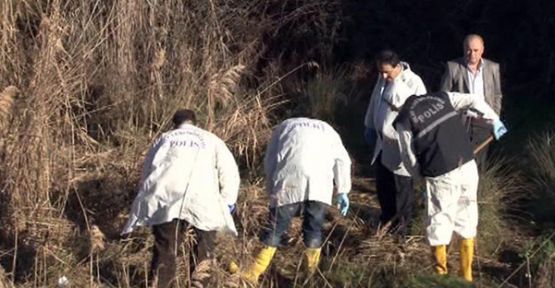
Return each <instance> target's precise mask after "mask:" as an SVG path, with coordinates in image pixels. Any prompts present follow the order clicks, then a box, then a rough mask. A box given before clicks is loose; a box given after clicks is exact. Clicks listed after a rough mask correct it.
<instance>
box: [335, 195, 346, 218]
mask: <svg viewBox="0 0 555 288" xmlns="http://www.w3.org/2000/svg"><path fill="white" fill-rule="evenodd" d="M335 200H336V201H337V206H339V207H338V208H339V211H340V212H341V216H345V215H347V211H349V196H347V193H340V194H337V195H336V196H335Z"/></svg>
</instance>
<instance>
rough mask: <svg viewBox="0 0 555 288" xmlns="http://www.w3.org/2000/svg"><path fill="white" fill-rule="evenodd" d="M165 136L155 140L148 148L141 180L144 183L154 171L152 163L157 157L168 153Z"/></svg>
mask: <svg viewBox="0 0 555 288" xmlns="http://www.w3.org/2000/svg"><path fill="white" fill-rule="evenodd" d="M164 144H166V140H165V138H164V136H161V137H159V138H158V139H156V140H155V141H154V143H153V144H152V146H151V147H150V148H149V149H148V152H147V154H146V157H145V160H144V162H143V170H142V173H141V182H140V183H143V182H144V181H145V179H146V178H147V177H148V175H149V174H150V173H151V172H152V164H153V162H154V159H155V158H160V157H163V156H164V155H166V152H167V150H168V149H167V148H168V147H167V145H164Z"/></svg>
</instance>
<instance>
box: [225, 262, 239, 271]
mask: <svg viewBox="0 0 555 288" xmlns="http://www.w3.org/2000/svg"><path fill="white" fill-rule="evenodd" d="M227 271H229V273H231V274H235V273H237V272H239V265H237V262H235V261H233V260H231V261H229V264H228V265H227Z"/></svg>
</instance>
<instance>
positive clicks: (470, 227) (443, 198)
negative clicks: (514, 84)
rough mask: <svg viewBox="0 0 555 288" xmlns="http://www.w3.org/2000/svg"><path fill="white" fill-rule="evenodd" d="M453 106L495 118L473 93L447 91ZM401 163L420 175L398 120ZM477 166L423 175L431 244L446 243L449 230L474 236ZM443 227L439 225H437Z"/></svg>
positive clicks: (473, 163)
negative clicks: (438, 174)
mask: <svg viewBox="0 0 555 288" xmlns="http://www.w3.org/2000/svg"><path fill="white" fill-rule="evenodd" d="M447 94H448V95H449V100H450V101H451V104H452V105H453V107H454V108H455V110H461V109H466V108H474V109H476V110H478V111H479V112H481V113H483V116H482V117H483V118H484V119H487V120H499V116H498V115H497V114H495V112H494V111H493V109H491V107H490V106H489V105H488V104H487V103H486V102H485V101H484V100H483V98H482V97H478V96H477V95H474V94H462V93H457V92H447ZM396 129H397V131H398V132H399V145H400V149H401V151H402V153H401V155H402V156H403V163H404V164H405V167H406V168H407V170H408V171H409V173H410V174H411V176H412V177H415V178H421V177H422V175H421V174H420V167H419V166H418V162H417V159H416V155H415V154H414V148H413V146H412V138H413V135H412V133H411V132H410V130H409V129H408V128H407V127H404V125H402V124H401V123H398V124H397V126H396ZM478 180H479V175H478V169H477V166H476V161H475V160H472V161H469V162H467V163H465V164H463V165H461V166H460V167H458V168H456V169H454V170H451V171H449V172H447V173H445V174H443V175H440V176H437V177H425V182H426V195H427V197H426V198H427V207H428V213H427V214H428V220H429V222H428V226H427V228H426V232H427V233H426V234H427V237H428V241H429V243H430V245H431V246H439V245H448V244H449V243H450V241H451V236H452V234H453V231H454V232H456V233H457V234H459V235H460V236H462V237H463V238H464V239H469V238H474V237H475V236H476V230H477V226H478V203H477V191H478ZM440 227H443V228H440Z"/></svg>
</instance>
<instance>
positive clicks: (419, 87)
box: [414, 77, 428, 96]
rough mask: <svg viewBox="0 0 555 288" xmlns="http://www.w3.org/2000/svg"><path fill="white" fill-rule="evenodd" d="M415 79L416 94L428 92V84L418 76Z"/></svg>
mask: <svg viewBox="0 0 555 288" xmlns="http://www.w3.org/2000/svg"><path fill="white" fill-rule="evenodd" d="M415 81H416V92H415V93H414V94H415V95H418V96H420V95H424V94H426V93H427V92H428V91H427V90H426V85H424V81H422V78H420V77H417V78H416V80H415Z"/></svg>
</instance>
